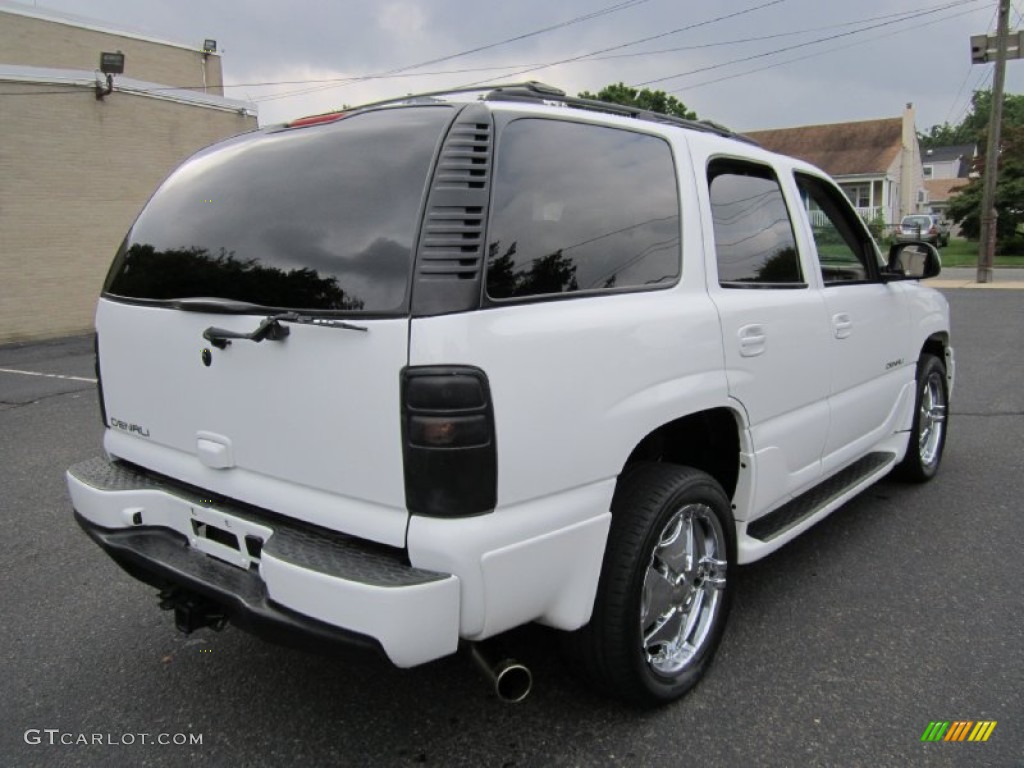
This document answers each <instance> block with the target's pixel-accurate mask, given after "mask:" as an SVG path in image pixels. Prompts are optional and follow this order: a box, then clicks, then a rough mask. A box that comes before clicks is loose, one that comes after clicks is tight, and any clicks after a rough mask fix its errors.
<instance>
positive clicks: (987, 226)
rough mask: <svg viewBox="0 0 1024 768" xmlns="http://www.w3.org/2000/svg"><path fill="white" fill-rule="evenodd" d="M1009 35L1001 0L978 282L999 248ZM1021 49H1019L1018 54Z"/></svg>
mask: <svg viewBox="0 0 1024 768" xmlns="http://www.w3.org/2000/svg"><path fill="white" fill-rule="evenodd" d="M1009 37H1010V0H999V24H998V26H997V27H996V70H995V72H994V73H993V75H992V111H991V114H990V115H989V122H988V147H987V149H986V150H985V178H984V184H985V186H984V188H983V189H982V194H981V212H980V213H981V222H980V223H981V232H980V235H981V237H980V239H979V241H978V276H977V281H978V282H979V283H990V282H992V260H993V258H994V257H995V252H996V220H997V218H998V217H999V212H998V211H996V181H997V175H998V173H999V165H998V164H999V138H1000V137H999V134H1000V131H1001V128H1002V123H1003V82H1004V80H1005V79H1006V49H1007V45H1008V43H1009ZM1019 54H1020V51H1019V50H1018V55H1019Z"/></svg>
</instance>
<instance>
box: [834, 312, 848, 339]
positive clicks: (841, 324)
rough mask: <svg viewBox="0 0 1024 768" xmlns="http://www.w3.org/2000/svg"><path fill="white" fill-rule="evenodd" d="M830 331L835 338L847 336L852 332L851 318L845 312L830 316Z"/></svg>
mask: <svg viewBox="0 0 1024 768" xmlns="http://www.w3.org/2000/svg"><path fill="white" fill-rule="evenodd" d="M832 333H833V334H834V335H835V337H836V338H837V339H845V338H848V337H849V335H850V334H851V333H853V320H851V319H850V316H849V315H848V314H846V313H845V312H840V313H839V314H838V315H833V316H832Z"/></svg>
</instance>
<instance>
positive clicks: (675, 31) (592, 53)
mask: <svg viewBox="0 0 1024 768" xmlns="http://www.w3.org/2000/svg"><path fill="white" fill-rule="evenodd" d="M784 2H786V0H769V2H766V3H761V4H760V5H755V6H751V7H750V8H745V9H743V10H741V11H736V12H734V13H729V14H725V15H723V16H716V17H715V18H713V19H707V20H705V21H698V22H696V23H694V24H688V25H686V26H685V27H678V28H677V29H670V30H669V31H668V32H661V33H659V34H657V35H651V36H650V37H643V38H640V39H639V40H632V41H630V42H628V43H621V44H619V45H612V46H609V47H608V48H600V49H598V50H596V51H589V52H588V53H582V54H580V55H579V56H572V57H570V58H568V59H560V60H559V61H552V62H550V63H548V64H544V65H543V66H540V67H532V68H530V69H524V70H521V71H519V72H511V73H508V74H507V75H506V77H516V76H517V75H525V74H529V73H530V72H537V71H539V70H541V69H548V68H549V67H555V66H558V65H559V64H570V63H572V62H574V61H579V60H581V59H587V58H590V57H592V56H596V55H597V54H599V53H608V52H610V51H618V50H621V49H623V48H629V47H631V46H634V45H640V44H641V43H649V42H650V41H651V40H659V39H661V38H663V37H668V36H669V35H675V34H678V33H680V32H687V31H689V30H691V29H697V28H699V27H706V26H708V25H709V24H716V23H717V22H719V21H725V20H727V19H734V18H736V17H737V16H743V15H745V14H748V13H753V12H754V11H759V10H761V9H762V8H768V7H769V6H772V5H779V4H780V3H784ZM481 82H482V81H477V82H475V83H466V84H465V85H466V86H471V85H480V83H481ZM460 87H461V86H460Z"/></svg>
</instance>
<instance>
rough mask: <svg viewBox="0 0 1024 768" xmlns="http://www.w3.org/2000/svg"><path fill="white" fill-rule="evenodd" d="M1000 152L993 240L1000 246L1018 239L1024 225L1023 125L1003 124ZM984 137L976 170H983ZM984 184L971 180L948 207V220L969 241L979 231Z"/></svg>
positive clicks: (980, 181) (985, 147)
mask: <svg viewBox="0 0 1024 768" xmlns="http://www.w3.org/2000/svg"><path fill="white" fill-rule="evenodd" d="M1000 138H1001V141H1000V143H1001V145H1002V146H1001V147H1000V152H999V180H998V182H997V183H996V210H997V211H998V213H999V219H998V220H997V222H996V239H997V241H999V242H1001V243H1002V244H1004V245H1005V244H1006V243H1007V241H1009V240H1011V239H1013V238H1015V237H1018V236H1020V235H1021V231H1020V230H1021V227H1022V225H1024V121H1021V122H1019V123H1017V124H1015V125H1013V124H1004V125H1003V128H1002V135H1001V137H1000ZM984 139H985V137H984V136H982V153H983V154H982V155H981V156H979V158H978V168H979V169H983V168H984V167H985V158H984V152H987V151H988V149H987V146H986V142H985V141H984ZM982 186H983V180H982V179H981V178H980V177H978V178H974V179H971V181H970V182H969V183H968V184H967V186H965V187H963V188H962V189H961V190H960V191H959V192H958V193H957V194H956V195H954V196H953V198H952V199H951V200H950V203H949V217H950V218H951V219H952V220H953V221H957V222H960V227H961V231H962V232H963V234H964V235H965V236H966V237H968V238H971V239H974V238H977V237H978V235H979V231H980V223H981V222H980V212H981V195H982Z"/></svg>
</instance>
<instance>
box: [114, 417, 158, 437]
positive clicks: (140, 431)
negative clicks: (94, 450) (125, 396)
mask: <svg viewBox="0 0 1024 768" xmlns="http://www.w3.org/2000/svg"><path fill="white" fill-rule="evenodd" d="M110 426H112V427H113V428H114V429H120V430H121V431H122V432H129V433H131V434H133V435H138V436H139V437H149V430H148V429H146V428H145V427H143V426H141V425H139V424H129V423H128V422H127V421H121V420H120V419H115V418H114V417H113V416H111V417H110Z"/></svg>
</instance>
